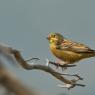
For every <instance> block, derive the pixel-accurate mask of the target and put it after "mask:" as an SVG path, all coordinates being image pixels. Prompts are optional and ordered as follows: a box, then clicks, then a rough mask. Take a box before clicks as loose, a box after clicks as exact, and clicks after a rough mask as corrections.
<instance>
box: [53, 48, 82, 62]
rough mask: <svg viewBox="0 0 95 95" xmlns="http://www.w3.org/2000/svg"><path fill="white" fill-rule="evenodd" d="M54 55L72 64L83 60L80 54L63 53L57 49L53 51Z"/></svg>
mask: <svg viewBox="0 0 95 95" xmlns="http://www.w3.org/2000/svg"><path fill="white" fill-rule="evenodd" d="M51 51H52V53H53V54H54V55H55V56H56V57H58V58H59V59H61V60H63V61H66V62H69V63H70V64H72V63H74V62H76V61H79V60H80V59H81V55H80V54H78V53H74V52H72V51H63V50H57V49H51Z"/></svg>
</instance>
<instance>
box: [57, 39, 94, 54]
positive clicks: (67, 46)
mask: <svg viewBox="0 0 95 95" xmlns="http://www.w3.org/2000/svg"><path fill="white" fill-rule="evenodd" d="M58 48H59V49H63V50H67V51H73V52H76V53H91V52H95V51H94V50H92V49H90V48H89V47H88V46H86V45H84V44H81V43H77V42H73V41H71V40H67V39H65V40H64V41H63V43H62V44H61V45H60V46H59V47H58Z"/></svg>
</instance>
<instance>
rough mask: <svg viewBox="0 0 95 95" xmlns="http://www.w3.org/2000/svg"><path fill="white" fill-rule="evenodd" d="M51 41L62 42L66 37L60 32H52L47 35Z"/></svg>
mask: <svg viewBox="0 0 95 95" xmlns="http://www.w3.org/2000/svg"><path fill="white" fill-rule="evenodd" d="M47 39H48V40H49V42H50V43H54V44H60V43H61V42H62V41H63V39H64V37H63V36H62V35H61V34H60V33H50V34H49V35H48V37H47Z"/></svg>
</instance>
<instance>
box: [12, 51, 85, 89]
mask: <svg viewBox="0 0 95 95" xmlns="http://www.w3.org/2000/svg"><path fill="white" fill-rule="evenodd" d="M12 53H13V55H14V56H15V58H16V60H17V62H18V63H19V64H20V65H21V66H22V67H23V68H24V69H26V70H34V69H36V70H42V71H45V72H48V73H50V74H51V75H52V76H54V77H55V78H57V79H59V80H60V81H62V82H64V83H66V84H71V85H74V86H82V87H84V86H85V85H81V84H76V83H75V81H72V80H68V79H66V78H65V77H63V76H62V75H60V74H59V73H58V72H56V71H55V70H53V69H52V68H50V67H48V66H43V65H30V64H28V63H27V62H26V61H25V60H24V59H23V57H22V56H21V54H20V52H19V51H18V50H13V51H12Z"/></svg>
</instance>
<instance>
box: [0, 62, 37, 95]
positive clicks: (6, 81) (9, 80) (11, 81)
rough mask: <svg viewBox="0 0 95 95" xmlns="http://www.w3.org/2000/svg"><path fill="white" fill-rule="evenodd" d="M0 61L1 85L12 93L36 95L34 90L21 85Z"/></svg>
mask: <svg viewBox="0 0 95 95" xmlns="http://www.w3.org/2000/svg"><path fill="white" fill-rule="evenodd" d="M2 64H3V63H2V62H1V61H0V85H2V86H3V87H4V88H5V89H6V91H8V93H12V95H37V94H35V93H34V91H33V90H32V89H31V91H30V90H29V88H27V87H26V86H24V85H22V84H21V82H20V81H18V80H16V79H15V78H14V77H13V76H12V75H11V74H10V73H8V71H7V70H6V69H5V68H4V67H3V65H2Z"/></svg>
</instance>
